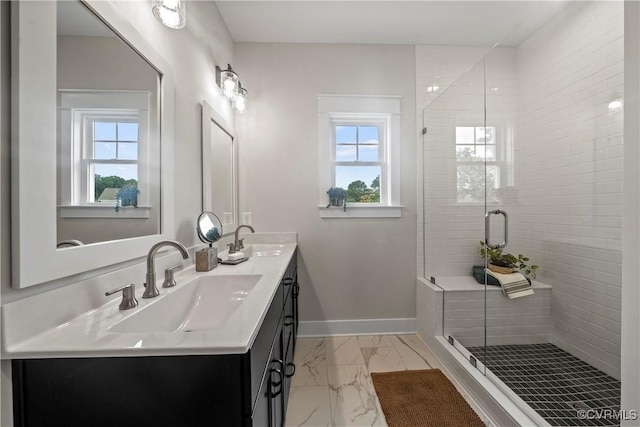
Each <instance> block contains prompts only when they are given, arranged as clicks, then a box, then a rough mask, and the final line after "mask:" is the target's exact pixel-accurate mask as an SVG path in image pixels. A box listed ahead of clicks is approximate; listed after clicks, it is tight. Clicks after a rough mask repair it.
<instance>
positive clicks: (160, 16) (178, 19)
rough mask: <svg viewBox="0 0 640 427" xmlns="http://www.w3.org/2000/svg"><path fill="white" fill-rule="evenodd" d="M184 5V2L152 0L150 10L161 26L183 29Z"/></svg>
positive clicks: (184, 19) (178, 0)
mask: <svg viewBox="0 0 640 427" xmlns="http://www.w3.org/2000/svg"><path fill="white" fill-rule="evenodd" d="M185 9H186V3H185V2H184V0H153V1H152V6H151V10H152V12H153V15H154V16H155V17H156V19H157V20H158V21H160V22H162V24H163V25H165V26H167V27H169V28H173V29H176V30H177V29H180V28H183V27H184V26H185V25H186V23H187V20H186V10H185Z"/></svg>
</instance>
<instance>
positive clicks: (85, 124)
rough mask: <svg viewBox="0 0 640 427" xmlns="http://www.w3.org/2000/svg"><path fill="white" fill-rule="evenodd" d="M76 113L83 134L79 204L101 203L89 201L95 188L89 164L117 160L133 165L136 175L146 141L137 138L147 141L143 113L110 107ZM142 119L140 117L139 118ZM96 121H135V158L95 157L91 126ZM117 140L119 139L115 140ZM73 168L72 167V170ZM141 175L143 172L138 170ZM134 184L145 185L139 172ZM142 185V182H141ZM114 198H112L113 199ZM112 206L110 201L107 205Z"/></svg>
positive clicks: (144, 202)
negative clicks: (136, 135) (102, 109)
mask: <svg viewBox="0 0 640 427" xmlns="http://www.w3.org/2000/svg"><path fill="white" fill-rule="evenodd" d="M76 114H77V115H78V121H79V122H80V123H81V126H82V133H83V135H84V137H83V141H82V143H83V147H82V150H83V153H84V155H83V156H82V161H81V165H82V166H81V171H80V176H79V179H78V180H77V181H80V187H81V190H80V193H79V196H80V197H79V203H78V204H79V205H83V206H91V205H96V206H103V205H104V203H102V202H97V201H95V200H94V201H91V199H93V197H92V194H93V193H94V192H95V186H94V185H95V181H94V179H93V178H92V177H93V176H94V172H93V166H94V165H97V164H121V165H137V166H138V175H140V174H141V172H144V170H142V169H143V168H144V166H143V163H144V162H142V163H141V162H140V158H141V157H146V156H144V154H143V153H144V151H145V150H146V148H147V144H142V143H141V141H147V137H146V126H144V117H140V116H141V115H140V114H139V112H138V111H137V110H130V111H127V110H121V111H118V112H112V111H101V110H89V111H76ZM141 119H142V120H141ZM97 122H118V123H138V125H139V127H138V129H139V136H138V141H137V143H138V159H137V160H122V159H96V158H95V153H94V149H95V146H94V143H95V140H94V136H93V126H94V124H95V123H97ZM118 143H119V142H118ZM74 172H76V171H74ZM142 175H144V173H143V174H142ZM137 181H138V188H140V187H141V186H145V183H144V182H142V183H141V182H140V176H138V178H137ZM145 187H146V186H145ZM147 197H148V196H147V192H146V191H145V192H144V196H143V194H142V193H140V194H139V195H138V201H139V202H141V204H143V205H144V204H146V200H147ZM114 202H115V200H114ZM111 206H113V205H111Z"/></svg>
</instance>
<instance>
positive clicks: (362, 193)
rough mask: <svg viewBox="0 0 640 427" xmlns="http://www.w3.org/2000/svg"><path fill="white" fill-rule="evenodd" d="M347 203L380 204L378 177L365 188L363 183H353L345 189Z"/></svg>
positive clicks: (357, 181)
mask: <svg viewBox="0 0 640 427" xmlns="http://www.w3.org/2000/svg"><path fill="white" fill-rule="evenodd" d="M347 202H349V203H380V175H378V176H377V177H376V178H375V179H374V180H373V181H372V182H371V187H367V184H366V183H365V182H364V181H361V180H359V179H358V180H356V181H353V182H352V183H351V184H349V186H348V187H347Z"/></svg>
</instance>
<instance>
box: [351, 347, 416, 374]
mask: <svg viewBox="0 0 640 427" xmlns="http://www.w3.org/2000/svg"><path fill="white" fill-rule="evenodd" d="M361 350H362V357H364V361H365V364H366V365H367V369H369V372H393V371H406V370H407V365H406V364H405V363H404V361H403V360H402V358H401V357H400V354H399V353H398V350H396V348H395V347H393V346H392V347H364V348H362V349H361Z"/></svg>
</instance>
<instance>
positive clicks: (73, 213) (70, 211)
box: [58, 206, 151, 219]
mask: <svg viewBox="0 0 640 427" xmlns="http://www.w3.org/2000/svg"><path fill="white" fill-rule="evenodd" d="M150 211H151V206H138V207H137V208H134V207H132V206H124V207H121V208H120V210H119V211H118V212H116V209H115V207H113V206H58V212H59V213H60V217H61V218H111V219H136V218H140V219H145V218H149V212H150Z"/></svg>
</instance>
